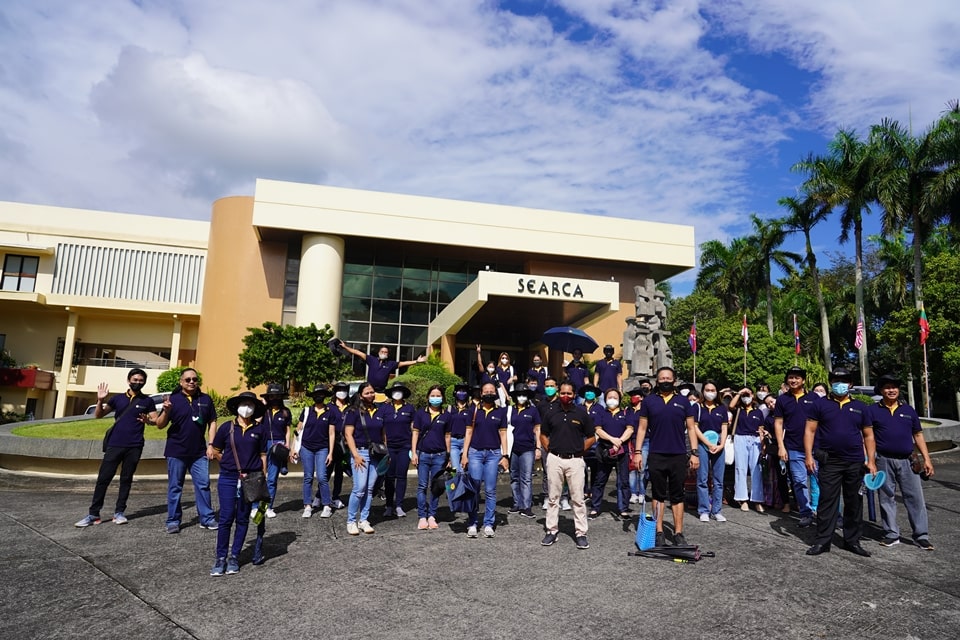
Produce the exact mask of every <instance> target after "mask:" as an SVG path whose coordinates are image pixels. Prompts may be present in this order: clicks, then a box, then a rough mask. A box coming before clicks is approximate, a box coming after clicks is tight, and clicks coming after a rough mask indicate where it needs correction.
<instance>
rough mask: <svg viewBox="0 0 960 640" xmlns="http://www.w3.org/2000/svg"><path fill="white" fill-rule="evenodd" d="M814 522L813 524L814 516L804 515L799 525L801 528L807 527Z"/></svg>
mask: <svg viewBox="0 0 960 640" xmlns="http://www.w3.org/2000/svg"><path fill="white" fill-rule="evenodd" d="M812 524H813V517H812V516H803V517H802V518H800V522H799V525H800V528H801V529H806V528H807V527H809V526H810V525H812Z"/></svg>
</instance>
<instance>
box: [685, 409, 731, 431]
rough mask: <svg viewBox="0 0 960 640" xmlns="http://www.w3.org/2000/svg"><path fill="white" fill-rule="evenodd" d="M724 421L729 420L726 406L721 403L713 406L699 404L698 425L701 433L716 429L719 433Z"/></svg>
mask: <svg viewBox="0 0 960 640" xmlns="http://www.w3.org/2000/svg"><path fill="white" fill-rule="evenodd" d="M691 406H692V405H691ZM726 422H729V418H728V416H727V408H726V407H725V406H723V405H722V404H718V405H715V406H713V407H708V406H707V405H705V404H703V405H700V415H699V417H698V426H699V427H700V431H702V432H703V433H706V432H707V431H716V432H717V433H718V434H719V433H720V432H721V431H722V430H723V425H724V423H726Z"/></svg>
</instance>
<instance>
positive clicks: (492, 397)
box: [480, 393, 499, 404]
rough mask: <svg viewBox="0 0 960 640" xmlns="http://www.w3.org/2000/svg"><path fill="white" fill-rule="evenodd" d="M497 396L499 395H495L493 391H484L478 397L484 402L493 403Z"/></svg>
mask: <svg viewBox="0 0 960 640" xmlns="http://www.w3.org/2000/svg"><path fill="white" fill-rule="evenodd" d="M498 397H499V396H497V394H495V393H485V394H483V395H482V396H480V399H481V400H483V401H484V402H488V403H490V404H493V403H495V402H496V401H497V398H498Z"/></svg>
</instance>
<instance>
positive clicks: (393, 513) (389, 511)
mask: <svg viewBox="0 0 960 640" xmlns="http://www.w3.org/2000/svg"><path fill="white" fill-rule="evenodd" d="M383 517H384V518H393V517H396V511H394V509H393V507H387V508H386V509H384V510H383Z"/></svg>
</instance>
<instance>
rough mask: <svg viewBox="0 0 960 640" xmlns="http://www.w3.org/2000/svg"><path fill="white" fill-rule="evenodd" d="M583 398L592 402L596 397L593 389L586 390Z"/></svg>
mask: <svg viewBox="0 0 960 640" xmlns="http://www.w3.org/2000/svg"><path fill="white" fill-rule="evenodd" d="M583 399H584V400H589V401H590V402H593V401H594V400H596V399H597V394H595V393H594V392H593V391H587V392H586V393H584V394H583Z"/></svg>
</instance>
